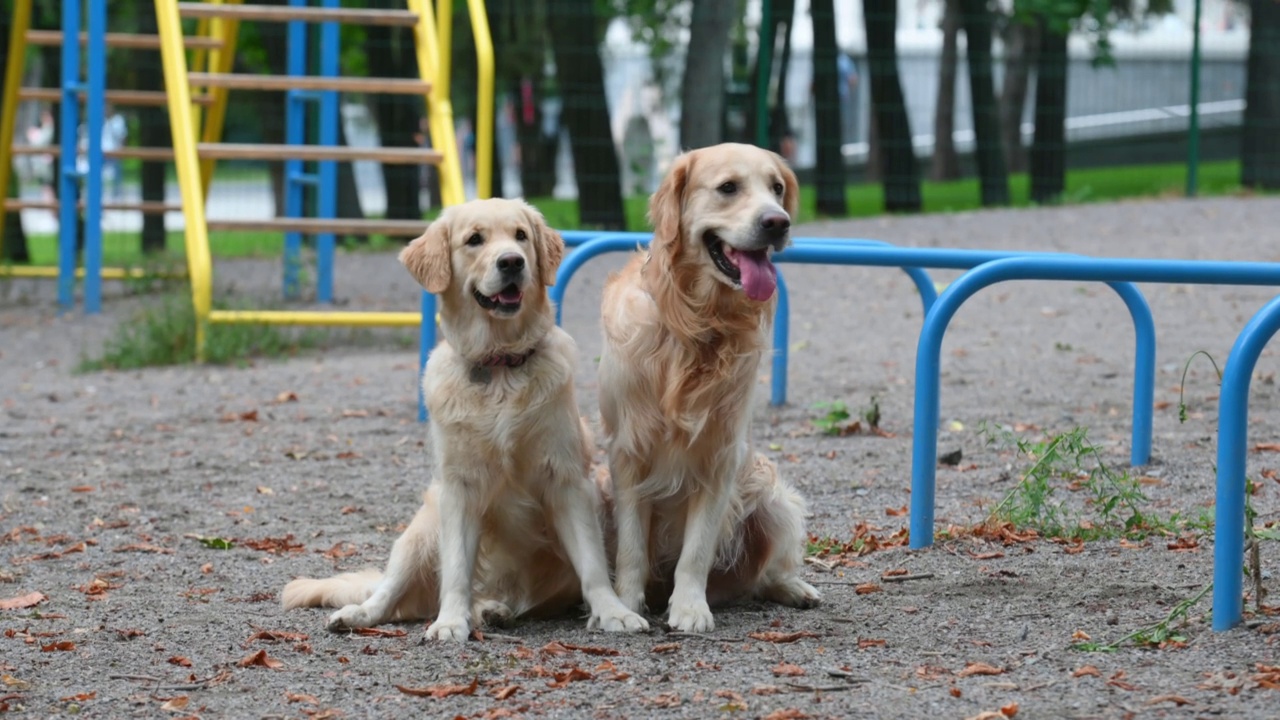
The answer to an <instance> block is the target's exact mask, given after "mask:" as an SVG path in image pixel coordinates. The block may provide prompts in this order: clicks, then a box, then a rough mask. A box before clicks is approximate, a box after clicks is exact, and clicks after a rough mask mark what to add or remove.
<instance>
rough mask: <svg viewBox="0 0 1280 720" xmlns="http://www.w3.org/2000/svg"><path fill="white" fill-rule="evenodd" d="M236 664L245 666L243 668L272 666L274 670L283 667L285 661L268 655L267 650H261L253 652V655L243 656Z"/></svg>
mask: <svg viewBox="0 0 1280 720" xmlns="http://www.w3.org/2000/svg"><path fill="white" fill-rule="evenodd" d="M236 665H239V666H240V667H243V668H247V667H264V668H271V669H273V670H274V669H275V668H278V667H283V666H284V663H282V662H280V661H279V660H276V659H275V658H273V657H270V656H268V655H267V651H266V650H259V651H258V652H256V653H253V654H252V655H246V656H244V657H243V658H241V659H240V662H237V663H236Z"/></svg>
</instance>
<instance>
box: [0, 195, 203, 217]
mask: <svg viewBox="0 0 1280 720" xmlns="http://www.w3.org/2000/svg"><path fill="white" fill-rule="evenodd" d="M77 206H78V207H79V208H80V209H82V210H83V209H84V207H85V204H84V201H81V202H80V203H78V205H77ZM60 207H62V203H60V202H58V201H57V200H18V199H15V198H9V199H7V200H5V201H4V209H5V210H57V209H58V208H60ZM102 209H103V210H113V211H118V212H129V211H133V212H140V213H143V214H144V215H159V214H161V213H167V212H182V205H180V204H177V203H163V202H133V203H131V202H103V203H102Z"/></svg>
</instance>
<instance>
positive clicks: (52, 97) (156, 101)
mask: <svg viewBox="0 0 1280 720" xmlns="http://www.w3.org/2000/svg"><path fill="white" fill-rule="evenodd" d="M85 95H86V93H85V92H84V91H81V92H80V102H84V100H85ZM18 98H19V99H22V100H40V101H43V102H50V103H60V102H62V90H61V89H60V88H41V87H24V88H21V89H19V90H18ZM106 100H107V102H109V103H111V104H113V105H133V106H143V105H147V106H153V107H164V106H165V105H166V104H167V103H168V101H169V96H168V95H167V94H165V93H163V92H160V91H158V90H108V91H107V92H106ZM191 102H193V103H196V104H197V105H212V104H213V97H212V96H211V95H195V96H192V98H191Z"/></svg>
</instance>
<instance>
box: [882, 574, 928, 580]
mask: <svg viewBox="0 0 1280 720" xmlns="http://www.w3.org/2000/svg"><path fill="white" fill-rule="evenodd" d="M931 577H933V573H918V574H916V575H889V576H888V577H881V578H880V582H907V581H909V580H928V579H929V578H931Z"/></svg>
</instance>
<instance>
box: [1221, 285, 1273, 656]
mask: <svg viewBox="0 0 1280 720" xmlns="http://www.w3.org/2000/svg"><path fill="white" fill-rule="evenodd" d="M1277 330H1280V297H1277V298H1275V299H1273V300H1272V301H1271V302H1269V303H1267V304H1266V306H1265V307H1263V308H1262V310H1260V311H1258V313H1257V314H1256V315H1254V316H1253V318H1252V319H1250V320H1249V323H1248V324H1247V325H1245V327H1244V330H1242V331H1241V332H1240V334H1239V335H1238V336H1237V337H1236V342H1235V345H1233V346H1232V348H1231V355H1229V356H1228V357H1227V367H1226V370H1225V372H1223V374H1222V393H1221V395H1220V398H1219V400H1218V488H1217V500H1216V506H1215V508H1214V528H1213V629H1214V630H1217V631H1222V630H1230V629H1231V628H1233V627H1235V626H1236V625H1239V624H1240V620H1241V616H1242V614H1243V610H1244V599H1243V596H1244V595H1243V587H1242V584H1243V578H1242V575H1243V563H1244V524H1245V516H1244V503H1245V458H1246V456H1247V454H1248V447H1247V446H1248V440H1249V382H1250V380H1251V379H1252V378H1253V369H1254V367H1255V366H1256V365H1257V364H1258V356H1259V355H1261V354H1262V350H1263V348H1265V347H1266V345H1267V342H1268V341H1270V340H1271V338H1272V337H1273V336H1274V335H1275V334H1276V331H1277Z"/></svg>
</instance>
